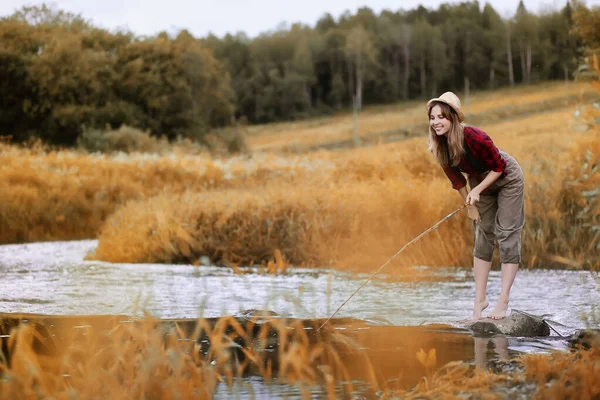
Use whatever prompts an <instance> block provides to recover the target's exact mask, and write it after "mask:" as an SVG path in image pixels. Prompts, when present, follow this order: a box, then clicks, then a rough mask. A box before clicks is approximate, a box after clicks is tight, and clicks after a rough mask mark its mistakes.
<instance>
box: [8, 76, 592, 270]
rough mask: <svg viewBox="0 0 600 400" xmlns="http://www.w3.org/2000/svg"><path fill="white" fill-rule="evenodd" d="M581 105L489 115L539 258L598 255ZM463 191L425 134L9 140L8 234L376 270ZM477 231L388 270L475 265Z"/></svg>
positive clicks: (455, 225)
mask: <svg viewBox="0 0 600 400" xmlns="http://www.w3.org/2000/svg"><path fill="white" fill-rule="evenodd" d="M575 87H576V85H573V86H572V88H575ZM586 88H587V87H586ZM586 90H587V89H586ZM563 92H564V87H563V86H562V84H560V85H559V84H554V85H549V86H532V87H528V88H527V89H523V90H522V91H521V92H519V91H516V90H514V91H511V90H504V91H500V92H498V93H495V94H494V93H488V94H485V95H483V94H482V95H481V96H482V97H481V98H482V99H483V100H482V101H483V104H488V105H489V106H490V107H495V108H498V107H499V105H500V104H504V103H503V102H509V101H510V102H511V107H515V106H516V105H518V104H519V103H518V102H519V101H523V102H524V103H522V104H523V107H526V106H527V104H529V103H527V102H531V101H538V100H539V99H542V98H548V97H552V96H560V95H562V94H563ZM476 98H477V96H473V99H474V100H473V102H472V107H476V106H477V105H478V104H479V103H478V102H476V101H475V99H476ZM481 107H483V106H481ZM587 108H588V109H591V107H587ZM421 111H422V110H420V111H419V114H422V113H421ZM574 111H575V110H574V108H573V107H566V108H563V109H558V110H552V111H551V112H547V113H542V114H533V115H529V116H527V117H522V118H517V119H512V120H509V121H499V122H494V123H490V124H487V125H485V126H482V128H483V129H484V130H485V131H487V132H488V133H489V134H490V136H492V138H493V139H494V141H495V143H496V144H497V145H498V146H499V147H500V148H502V149H504V150H506V151H508V152H509V153H510V154H512V155H513V156H515V158H516V159H517V160H518V161H519V163H520V164H521V166H522V167H523V170H524V172H525V176H526V185H527V188H526V209H527V224H526V228H525V231H524V235H523V238H524V245H523V248H524V255H525V262H524V265H525V266H528V267H552V266H559V267H564V266H569V267H576V268H582V267H586V268H589V267H593V266H597V265H598V262H597V261H598V257H597V256H596V255H594V254H595V253H594V249H595V248H594V246H596V245H597V243H598V235H597V232H598V231H597V225H598V212H597V209H598V207H597V204H598V195H597V194H596V195H594V194H593V190H595V189H594V188H595V187H597V185H598V180H599V179H600V178H599V175H600V174H599V173H598V167H597V165H598V157H599V155H600V148H599V145H598V142H599V141H598V135H599V130H598V126H597V125H594V126H592V127H591V128H590V129H589V130H588V131H587V132H578V131H575V130H574V129H573V128H574V127H575V126H579V125H582V121H579V120H577V119H575V118H574V117H573V113H574ZM588 111H589V110H588ZM592 111H594V110H592ZM381 112H382V113H383V114H382V115H385V110H384V111H381ZM390 112H391V111H390ZM407 113H409V112H408V111H407ZM409 114H410V113H409ZM409 114H406V115H409ZM373 115H374V118H375V116H377V118H379V117H381V118H383V119H386V118H387V117H383V116H378V115H377V114H375V113H374V114H373ZM388 117H389V116H388ZM407 118H408V117H407ZM419 118H420V117H419ZM269 129H270V128H269ZM590 193H591V194H590ZM459 205H460V199H459V197H458V195H457V194H454V193H453V190H452V189H451V188H450V184H449V182H448V181H447V179H446V177H445V176H444V175H443V173H442V172H441V170H440V168H439V167H438V166H436V165H435V162H434V161H433V159H432V157H431V155H430V154H429V153H428V152H427V150H426V139H425V138H422V137H418V138H411V139H407V140H404V141H402V142H396V143H393V144H386V145H376V146H371V147H364V148H356V149H352V150H349V151H344V152H327V151H318V152H314V153H311V154H307V155H304V156H285V157H284V156H278V155H275V154H264V153H254V154H252V155H250V156H238V157H232V158H228V159H216V158H210V157H208V156H206V155H197V156H190V155H188V154H184V153H171V154H166V155H162V156H158V155H148V154H133V155H122V154H121V155H119V154H117V155H112V156H108V155H89V154H85V153H80V152H70V151H46V150H44V149H40V148H33V149H22V148H17V147H12V146H7V145H1V146H0V222H1V223H0V242H2V243H16V242H30V241H40V240H65V239H82V238H90V237H96V236H97V237H98V238H99V240H100V243H99V247H98V249H97V252H96V254H95V255H92V256H91V257H95V258H98V259H102V260H108V261H125V262H189V263H195V264H197V263H199V260H200V259H201V258H202V257H208V258H210V260H211V261H212V262H217V263H223V264H229V265H232V266H236V265H238V264H242V265H243V264H249V263H263V264H264V265H267V264H268V263H269V262H273V260H274V255H275V254H279V255H280V262H279V264H280V265H284V264H286V263H288V262H289V263H292V264H298V265H299V264H304V265H319V266H327V265H331V266H334V267H336V268H340V269H362V270H365V269H366V270H373V268H375V267H376V266H377V265H379V264H380V263H382V262H384V261H385V260H387V259H388V258H389V257H390V256H391V255H392V254H394V253H395V252H396V251H397V249H398V248H400V247H401V246H402V245H403V244H404V243H406V242H407V241H409V240H410V239H412V238H413V237H415V236H416V235H418V234H419V233H421V232H422V231H424V230H425V229H427V228H428V227H429V226H431V225H432V224H433V223H435V222H436V221H438V220H439V219H440V218H442V217H443V216H445V215H446V214H447V213H449V212H450V211H452V210H454V209H456V208H457V207H458V206H459ZM595 226H596V228H595ZM594 229H596V230H594ZM471 243H472V229H471V227H470V224H469V221H468V219H467V218H466V216H465V215H462V216H457V217H454V218H453V219H451V220H449V221H447V222H446V223H444V224H443V225H442V226H441V227H440V228H439V229H438V230H437V231H435V232H433V233H431V234H430V235H428V236H427V237H425V238H424V239H422V240H421V241H420V242H418V243H417V244H416V245H415V246H413V247H411V248H409V249H408V250H407V252H406V253H405V254H403V255H402V257H400V258H398V259H397V260H396V261H395V265H392V266H390V268H389V270H388V271H390V272H391V271H392V270H398V271H400V272H401V271H402V270H403V269H402V268H396V269H395V268H394V267H399V266H402V265H414V264H428V265H469V264H470V247H471ZM271 269H273V267H271ZM276 269H277V270H279V271H281V270H282V268H281V267H280V268H276Z"/></svg>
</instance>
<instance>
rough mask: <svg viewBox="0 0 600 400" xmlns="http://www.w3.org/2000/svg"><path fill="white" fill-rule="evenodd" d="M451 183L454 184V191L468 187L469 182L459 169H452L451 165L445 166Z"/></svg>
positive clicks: (444, 168)
mask: <svg viewBox="0 0 600 400" xmlns="http://www.w3.org/2000/svg"><path fill="white" fill-rule="evenodd" d="M442 169H443V170H444V172H445V173H446V176H447V177H448V179H450V182H452V188H453V189H456V190H458V189H460V188H463V187H465V186H467V180H466V179H465V176H464V175H463V174H462V173H461V172H460V170H459V169H458V167H451V166H449V165H445V166H443V167H442Z"/></svg>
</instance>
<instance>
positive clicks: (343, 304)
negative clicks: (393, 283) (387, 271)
mask: <svg viewBox="0 0 600 400" xmlns="http://www.w3.org/2000/svg"><path fill="white" fill-rule="evenodd" d="M468 205H469V203H465V204H463V205H462V206H460V207H459V208H457V209H456V210H454V211H452V212H451V213H450V214H448V215H446V216H445V217H444V218H442V219H440V220H439V221H438V222H436V223H435V224H434V225H432V226H431V227H430V228H429V229H427V230H426V231H424V232H423V233H421V234H420V235H419V236H417V237H415V238H414V239H413V240H411V241H410V242H408V243H406V244H405V245H404V246H402V248H401V249H400V250H398V251H397V252H396V254H394V255H393V256H391V257H390V258H389V259H388V260H387V261H386V262H384V263H383V264H382V265H381V266H380V267H379V269H378V270H377V271H375V272H373V274H372V275H371V276H370V277H369V278H368V279H367V280H366V281H365V282H364V283H363V284H362V285H360V286H359V287H358V289H356V290H355V291H354V293H352V294H351V295H350V297H348V298H347V299H346V301H344V302H343V303H342V305H341V306H339V307H338V308H337V310H335V311H334V313H333V314H331V316H330V317H329V318H327V319H326V320H325V322H323V323H322V324H321V326H319V329H317V332H318V331H320V330H321V328H322V327H323V326H325V324H326V323H327V322H329V320H330V319H331V318H333V316H334V315H335V314H337V312H338V311H340V310H341V309H342V307H344V306H345V305H346V303H348V302H349V301H350V299H351V298H353V297H354V295H355V294H356V293H358V291H359V290H360V289H362V288H363V287H365V285H366V284H367V283H369V282H370V281H371V279H373V277H374V276H375V275H377V274H378V273H379V272H380V271H381V270H382V269H383V268H384V267H385V266H386V265H388V264H389V263H390V262H391V261H392V260H393V259H394V258H395V257H396V256H397V255H398V254H400V253H402V252H403V251H404V249H406V248H407V247H408V246H410V245H411V244H413V243H414V242H416V241H417V240H419V239H421V238H422V237H423V236H425V235H427V234H428V233H429V232H431V231H433V230H435V229H436V228H437V227H438V226H440V224H442V222H444V221H446V220H447V219H449V218H450V217H452V216H453V215H454V214H456V213H457V212H459V211H460V210H462V209H463V208H465V207H466V206H468Z"/></svg>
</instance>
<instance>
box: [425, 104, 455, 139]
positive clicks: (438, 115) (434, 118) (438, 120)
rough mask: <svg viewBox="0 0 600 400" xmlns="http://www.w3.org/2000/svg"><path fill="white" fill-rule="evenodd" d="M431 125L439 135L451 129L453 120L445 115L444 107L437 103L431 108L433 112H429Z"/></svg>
mask: <svg viewBox="0 0 600 400" xmlns="http://www.w3.org/2000/svg"><path fill="white" fill-rule="evenodd" d="M429 125H430V126H431V127H432V128H433V129H434V131H435V133H436V134H437V135H438V136H444V135H446V134H447V133H448V132H449V131H450V128H451V127H452V121H450V120H449V119H447V118H446V117H444V115H443V114H442V107H440V106H439V104H436V105H435V106H433V107H432V108H431V112H430V113H429Z"/></svg>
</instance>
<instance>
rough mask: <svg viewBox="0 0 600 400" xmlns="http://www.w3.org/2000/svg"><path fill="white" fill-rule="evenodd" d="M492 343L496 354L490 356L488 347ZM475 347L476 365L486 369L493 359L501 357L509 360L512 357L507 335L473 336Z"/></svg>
mask: <svg viewBox="0 0 600 400" xmlns="http://www.w3.org/2000/svg"><path fill="white" fill-rule="evenodd" d="M490 345H491V348H492V349H493V352H494V356H492V357H490V355H489V352H488V349H489V347H490ZM473 349H474V353H475V366H476V367H477V368H481V369H485V368H486V365H487V362H488V361H490V360H491V359H499V360H502V361H507V360H509V359H510V357H509V355H508V338H507V337H505V336H493V337H473Z"/></svg>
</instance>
